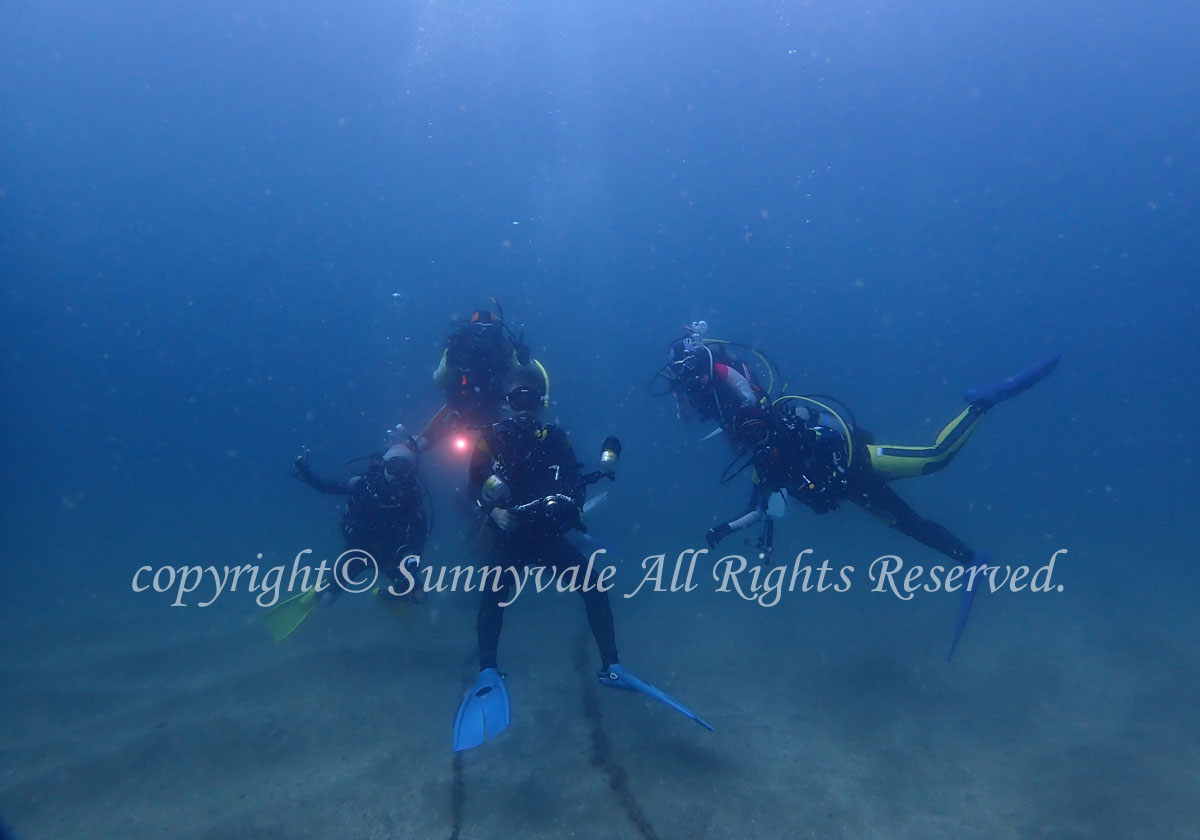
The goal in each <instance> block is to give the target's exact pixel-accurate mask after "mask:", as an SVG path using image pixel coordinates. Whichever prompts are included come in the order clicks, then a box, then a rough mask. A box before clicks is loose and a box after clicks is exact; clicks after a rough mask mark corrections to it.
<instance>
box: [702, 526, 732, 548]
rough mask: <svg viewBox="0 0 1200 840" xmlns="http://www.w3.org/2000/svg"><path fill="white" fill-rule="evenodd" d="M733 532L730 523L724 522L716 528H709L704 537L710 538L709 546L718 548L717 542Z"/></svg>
mask: <svg viewBox="0 0 1200 840" xmlns="http://www.w3.org/2000/svg"><path fill="white" fill-rule="evenodd" d="M732 533H733V529H732V528H730V527H729V523H728V522H722V523H721V524H720V525H718V526H717V527H715V528H709V529H708V531H707V532H706V533H705V534H704V537H705V539H707V540H708V547H709V548H716V547H717V543H719V542H720V541H721V540H723V539H725V538H726V537H728V536H729V535H730V534H732Z"/></svg>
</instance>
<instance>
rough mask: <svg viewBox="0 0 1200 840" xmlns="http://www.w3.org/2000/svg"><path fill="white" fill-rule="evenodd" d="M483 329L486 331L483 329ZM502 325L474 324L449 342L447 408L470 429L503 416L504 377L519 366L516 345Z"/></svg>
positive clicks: (459, 331) (454, 335)
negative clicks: (513, 367)
mask: <svg viewBox="0 0 1200 840" xmlns="http://www.w3.org/2000/svg"><path fill="white" fill-rule="evenodd" d="M481 326H483V327H484V328H483V329H480V327H481ZM500 330H501V328H500V325H499V324H487V325H479V324H470V325H467V326H464V327H462V328H460V329H459V330H457V331H456V332H455V333H454V334H453V335H451V336H450V338H449V339H448V340H447V342H446V356H445V364H446V367H447V370H448V372H449V374H450V375H451V379H450V381H448V382H447V383H446V386H445V387H446V405H447V406H449V407H450V410H451V411H453V412H455V413H456V414H457V415H458V416H459V417H461V418H462V420H463V422H465V423H466V424H467V425H470V426H484V425H486V424H489V423H494V422H496V421H497V420H498V419H499V417H500V404H501V402H502V401H503V397H504V394H503V383H504V377H505V375H506V374H507V373H508V372H509V370H510V369H511V368H512V366H513V364H514V363H515V361H514V360H515V355H514V354H515V351H514V348H513V346H512V344H511V343H510V342H509V341H508V340H507V339H506V338H505V337H504V335H503V334H502V333H501V331H500Z"/></svg>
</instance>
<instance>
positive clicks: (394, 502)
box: [265, 426, 429, 641]
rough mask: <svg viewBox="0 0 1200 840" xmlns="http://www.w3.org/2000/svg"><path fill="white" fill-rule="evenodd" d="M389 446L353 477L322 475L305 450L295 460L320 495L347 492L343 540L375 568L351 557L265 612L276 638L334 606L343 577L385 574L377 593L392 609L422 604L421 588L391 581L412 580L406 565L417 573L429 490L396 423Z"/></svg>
mask: <svg viewBox="0 0 1200 840" xmlns="http://www.w3.org/2000/svg"><path fill="white" fill-rule="evenodd" d="M389 443H390V444H391V445H390V446H389V447H388V449H387V450H386V452H385V453H384V454H382V455H381V454H379V453H376V454H374V455H371V456H368V458H369V463H368V465H367V469H366V471H365V472H364V473H362V474H361V475H355V476H353V477H352V478H351V479H350V480H349V481H336V480H333V479H328V478H322V477H321V476H318V475H317V474H315V473H314V472H313V471H312V470H311V469H310V468H309V466H308V456H309V452H308V450H307V449H304V450H303V451H301V453H300V454H299V455H297V456H296V459H295V461H294V462H293V464H294V466H295V472H293V473H292V477H293V478H296V479H298V480H300V481H303V482H304V483H305V484H307V485H308V486H310V487H312V488H313V489H314V490H317V491H319V492H321V493H329V494H332V495H339V496H347V497H348V498H347V500H346V509H345V512H344V513H343V514H342V539H343V540H344V541H345V544H346V549H347V550H357V551H360V552H366V553H367V554H369V555H370V556H371V557H372V558H374V562H375V568H374V570H373V569H371V568H370V566H369V563H368V561H367V560H366V559H365V558H364V559H353V560H351V561H350V562H349V563H347V565H346V567H343V568H342V569H341V570H340V571H339V570H335V573H334V578H335V579H334V580H333V581H332V582H328V581H323V580H321V579H318V581H317V583H316V585H314V586H311V587H309V588H308V589H306V590H304V592H301V593H300V594H299V595H296V596H293V597H292V598H289V599H288V600H286V601H284V602H282V603H280V604H278V605H276V606H275V607H274V608H273V609H272V610H271V611H270V612H268V613H267V615H266V617H265V620H266V622H267V629H268V630H270V632H271V635H272V636H273V637H274V638H275V641H282V640H283V639H285V638H287V637H288V636H290V635H291V634H292V633H293V632H294V631H295V630H296V628H297V627H299V626H300V624H301V623H302V622H303V621H304V620H305V619H306V618H308V615H309V613H310V612H312V609H313V607H314V606H316V605H317V604H318V603H320V604H322V605H329V604H332V603H333V602H334V601H336V600H337V597H338V595H339V593H340V592H341V587H340V583H341V581H339V580H338V579H337V578H338V577H339V574H340V576H341V577H342V580H351V581H354V580H359V579H360V578H361V577H362V576H363V575H369V574H372V573H373V571H375V572H382V573H383V575H384V576H385V578H386V579H390V581H391V583H389V584H388V586H387V587H380V588H377V589H376V590H375V595H376V596H378V597H379V599H380V600H381V601H383V603H384V604H385V605H387V606H389V607H395V606H400V605H402V604H419V603H420V602H421V601H422V600H423V596H422V592H421V590H420V589H419V588H415V587H412V591H411V592H409V593H408V594H407V595H405V596H399V595H396V594H394V593H393V592H392V591H390V590H391V588H392V585H391V584H392V583H394V584H395V588H396V589H397V590H401V591H407V590H409V589H410V586H411V583H410V581H409V580H408V579H406V578H405V577H404V575H403V573H402V572H401V570H400V568H401V564H402V563H408V564H409V569H410V575H411V574H413V573H415V567H416V566H417V565H419V560H418V559H417V558H419V556H420V554H421V552H422V551H424V550H425V539H426V537H428V535H429V516H428V513H427V511H426V502H425V500H426V495H427V494H426V493H425V492H424V491H423V489H422V479H421V477H420V473H419V471H418V469H417V466H418V465H417V455H416V451H417V450H416V447H415V446H414V445H413V443H412V439H411V437H409V435H408V433H407V432H406V431H405V429H404V427H403V426H397V427H396V428H395V429H394V430H393V431H392V433H391V435H390V438H389Z"/></svg>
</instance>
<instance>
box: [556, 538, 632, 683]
mask: <svg viewBox="0 0 1200 840" xmlns="http://www.w3.org/2000/svg"><path fill="white" fill-rule="evenodd" d="M546 555H547V556H546V557H545V558H544V559H545V561H546V562H547V564H548V565H552V566H555V567H556V568H557V570H558V574H560V575H561V574H563V572H564V571H565V570H568V569H570V568H572V567H575V568H576V569H578V572H579V573H578V574H577V576H576V578H575V581H576V583H577V584H578V585H579V587H580V589H579V594H580V595H581V596H582V597H583V606H584V609H585V610H587V617H588V626H589V627H591V629H592V638H594V639H595V640H596V647H597V648H598V649H599V651H600V663H601V664H602V665H604V666H605V667H607V666H609V665H616V664H617V663H618V662H620V660H619V659H618V658H617V631H616V627H615V625H614V623H613V614H612V605H611V604H610V603H609V600H608V593H607V592H601V591H600V590H599V589H597V588H596V586H595V581H594V580H589V581H587V583H588V585H587V586H584V579H583V570H584V569H586V567H587V560H586V559H585V558H584V556H583V554H581V553H580V552H579V549H577V548H575V546H573V545H571V543H570V542H568V541H567V540H566V539H565V538H562V537H560V538H559V539H557V540H555V544H554V545H553V546H552V547H551V548H550V549H549V550H548V551H547V552H546Z"/></svg>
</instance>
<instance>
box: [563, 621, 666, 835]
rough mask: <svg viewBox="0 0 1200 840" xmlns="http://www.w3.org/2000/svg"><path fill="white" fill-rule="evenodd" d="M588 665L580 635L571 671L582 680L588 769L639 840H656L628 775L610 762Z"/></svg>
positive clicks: (593, 681) (583, 638) (585, 639)
mask: <svg viewBox="0 0 1200 840" xmlns="http://www.w3.org/2000/svg"><path fill="white" fill-rule="evenodd" d="M588 661H589V660H588V637H587V636H586V635H581V636H580V637H579V644H577V645H576V646H575V670H576V671H578V672H579V675H580V676H581V677H582V678H583V715H584V717H586V718H587V720H588V723H589V724H590V725H591V729H592V732H591V735H592V755H591V759H592V766H593V767H595V768H597V769H598V770H600V771H601V772H602V773H604V775H605V776H607V777H608V787H609V788H610V789H611V790H612V792H613V793H615V794H616V796H617V801H618V802H620V803H621V807H622V808H623V809H625V816H627V817H628V818H629V822H631V823H632V824H633V827H634V828H635V829H637V832H638V835H639V836H640V837H641V838H642V840H659V835H658V832H657V831H655V830H654V826H653V825H652V824H651V823H650V818H649V817H647V816H646V812H645V811H643V810H642V806H641V805H640V804H639V803H638V801H637V797H636V796H634V795H633V791H632V790H630V789H629V776H628V774H626V772H625V769H624V768H623V767H621V765H619V764H617V761H616V759H615V758H613V754H612V747H611V745H610V744H609V743H608V735H606V734H605V732H604V719H603V718H602V717H601V716H600V703H599V701H598V700H597V699H596V697H597V693H596V692H597V690H598V689H599V686H597V685H596V675H595V672H594V671H592V669H591V666H590V665H589V664H588Z"/></svg>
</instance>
